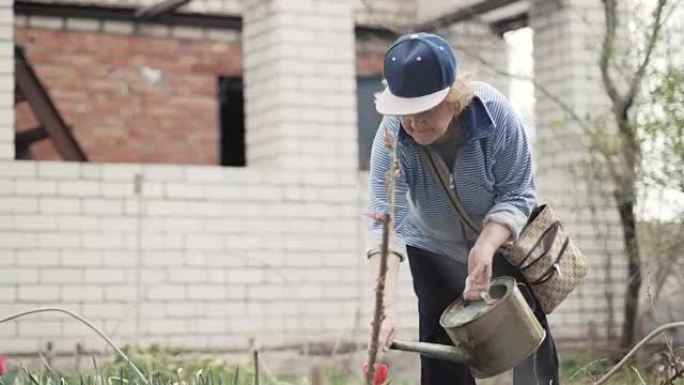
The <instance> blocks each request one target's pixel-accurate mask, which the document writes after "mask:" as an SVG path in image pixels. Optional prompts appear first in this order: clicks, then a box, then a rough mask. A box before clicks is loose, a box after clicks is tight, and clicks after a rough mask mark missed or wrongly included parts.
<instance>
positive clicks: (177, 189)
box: [166, 183, 205, 198]
mask: <svg viewBox="0 0 684 385" xmlns="http://www.w3.org/2000/svg"><path fill="white" fill-rule="evenodd" d="M204 195H205V192H204V186H201V185H193V184H181V183H168V184H167V185H166V196H168V197H169V198H202V197H204Z"/></svg>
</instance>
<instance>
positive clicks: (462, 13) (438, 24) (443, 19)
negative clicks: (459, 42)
mask: <svg viewBox="0 0 684 385" xmlns="http://www.w3.org/2000/svg"><path fill="white" fill-rule="evenodd" d="M518 1H520V0H484V1H480V2H479V3H475V4H473V5H469V6H464V7H461V8H458V9H456V10H455V11H453V12H450V13H448V14H446V15H444V16H440V17H437V18H435V19H432V20H429V21H426V22H424V23H421V24H418V25H417V26H416V27H415V28H414V30H415V31H417V32H430V31H435V30H437V29H439V28H442V27H447V26H449V25H451V24H454V23H458V22H461V21H466V20H471V19H474V18H476V17H478V16H480V15H482V14H485V13H487V12H490V11H493V10H495V9H497V8H501V7H503V6H506V5H509V4H513V3H517V2H518Z"/></svg>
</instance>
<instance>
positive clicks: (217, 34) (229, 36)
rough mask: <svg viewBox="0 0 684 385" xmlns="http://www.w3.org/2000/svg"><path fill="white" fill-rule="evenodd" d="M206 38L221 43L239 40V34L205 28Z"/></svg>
mask: <svg viewBox="0 0 684 385" xmlns="http://www.w3.org/2000/svg"><path fill="white" fill-rule="evenodd" d="M207 38H208V39H210V40H214V41H218V42H222V43H234V42H238V41H240V34H239V33H236V32H234V31H226V30H222V29H210V30H207Z"/></svg>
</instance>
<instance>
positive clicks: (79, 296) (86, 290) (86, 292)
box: [62, 285, 104, 301]
mask: <svg viewBox="0 0 684 385" xmlns="http://www.w3.org/2000/svg"><path fill="white" fill-rule="evenodd" d="M103 298H104V289H103V288H102V287H101V286H81V285H77V286H73V285H66V286H63V287H62V299H63V300H65V301H99V300H102V299H103Z"/></svg>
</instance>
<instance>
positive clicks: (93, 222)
mask: <svg viewBox="0 0 684 385" xmlns="http://www.w3.org/2000/svg"><path fill="white" fill-rule="evenodd" d="M98 226H100V219H98V218H97V217H89V216H85V215H59V216H58V217H57V227H58V228H59V229H60V230H92V229H95V228H97V227H98Z"/></svg>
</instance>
